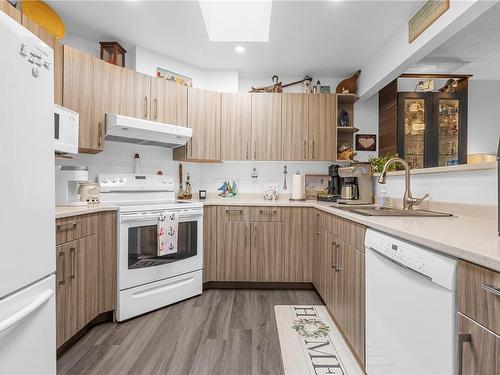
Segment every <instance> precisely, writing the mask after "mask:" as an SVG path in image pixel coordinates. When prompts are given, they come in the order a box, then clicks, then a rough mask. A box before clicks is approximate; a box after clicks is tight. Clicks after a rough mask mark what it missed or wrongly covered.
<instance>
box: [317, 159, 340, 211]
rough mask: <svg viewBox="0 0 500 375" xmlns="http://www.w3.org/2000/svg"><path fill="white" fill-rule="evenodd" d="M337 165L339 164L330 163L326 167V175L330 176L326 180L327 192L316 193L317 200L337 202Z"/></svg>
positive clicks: (338, 181) (338, 178)
mask: <svg viewBox="0 0 500 375" xmlns="http://www.w3.org/2000/svg"><path fill="white" fill-rule="evenodd" d="M339 167H340V165H337V164H332V165H330V166H329V167H328V175H329V176H330V179H329V180H328V188H327V192H326V193H320V194H318V200H319V201H325V202H337V199H338V198H340V192H341V182H340V176H339Z"/></svg>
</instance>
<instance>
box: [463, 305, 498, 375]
mask: <svg viewBox="0 0 500 375" xmlns="http://www.w3.org/2000/svg"><path fill="white" fill-rule="evenodd" d="M457 319H458V335H459V344H458V356H457V357H458V374H460V375H493V374H500V336H498V335H496V334H494V333H493V332H491V331H489V330H488V329H486V328H484V327H483V326H481V325H480V324H478V323H477V322H475V321H473V320H471V319H469V318H468V317H466V316H465V315H463V314H461V313H458V314H457ZM464 335H466V336H464ZM461 338H462V339H461ZM463 338H466V339H465V340H463Z"/></svg>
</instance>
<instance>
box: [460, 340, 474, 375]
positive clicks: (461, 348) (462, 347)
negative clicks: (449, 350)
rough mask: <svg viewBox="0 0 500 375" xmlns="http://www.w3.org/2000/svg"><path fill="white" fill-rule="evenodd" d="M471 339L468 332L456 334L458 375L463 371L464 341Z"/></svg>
mask: <svg viewBox="0 0 500 375" xmlns="http://www.w3.org/2000/svg"><path fill="white" fill-rule="evenodd" d="M470 341H471V334H470V333H462V332H460V333H459V334H458V375H462V372H463V367H464V366H463V362H464V353H463V352H464V342H470Z"/></svg>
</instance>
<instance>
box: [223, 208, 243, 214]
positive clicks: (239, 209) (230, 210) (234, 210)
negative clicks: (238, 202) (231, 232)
mask: <svg viewBox="0 0 500 375" xmlns="http://www.w3.org/2000/svg"><path fill="white" fill-rule="evenodd" d="M226 212H227V213H232V212H243V210H242V209H241V208H234V209H229V208H226Z"/></svg>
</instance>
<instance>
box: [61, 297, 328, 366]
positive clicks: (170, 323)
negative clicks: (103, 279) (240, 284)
mask: <svg viewBox="0 0 500 375" xmlns="http://www.w3.org/2000/svg"><path fill="white" fill-rule="evenodd" d="M293 304H297V305H300V304H316V305H319V304H321V301H320V299H319V297H318V296H317V295H316V293H315V292H313V291H310V290H231V289H229V290H228V289H211V290H207V291H205V292H204V293H203V294H202V295H201V296H198V297H196V298H192V299H190V300H187V301H183V302H180V303H178V304H175V305H172V306H169V307H166V308H163V309H160V310H157V311H154V312H152V313H150V314H146V315H143V316H141V317H138V318H135V319H132V320H129V321H127V322H124V323H120V324H114V323H105V324H101V325H99V326H96V327H94V328H93V329H92V330H91V331H90V332H89V333H87V334H86V335H85V336H84V337H82V338H81V339H80V340H79V341H78V342H77V343H76V345H75V346H73V347H72V348H71V349H70V350H69V351H68V352H66V353H65V354H64V355H63V356H62V357H61V358H60V359H59V360H58V362H57V367H58V370H57V373H58V374H60V375H65V374H86V375H87V374H106V375H112V374H120V375H122V374H141V375H147V374H175V375H178V374H179V375H180V374H182V375H184V374H196V375H198V374H207V375H216V374H227V375H235V374H238V375H240V374H242V375H243V374H258V375H264V374H272V375H279V374H283V364H282V360H281V352H280V346H279V338H278V332H277V328H276V321H275V317H274V305H293Z"/></svg>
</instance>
